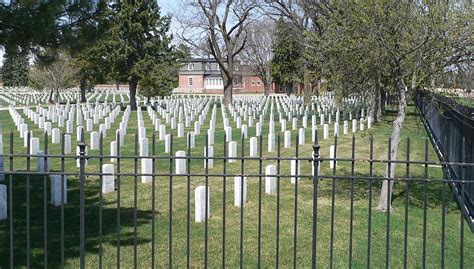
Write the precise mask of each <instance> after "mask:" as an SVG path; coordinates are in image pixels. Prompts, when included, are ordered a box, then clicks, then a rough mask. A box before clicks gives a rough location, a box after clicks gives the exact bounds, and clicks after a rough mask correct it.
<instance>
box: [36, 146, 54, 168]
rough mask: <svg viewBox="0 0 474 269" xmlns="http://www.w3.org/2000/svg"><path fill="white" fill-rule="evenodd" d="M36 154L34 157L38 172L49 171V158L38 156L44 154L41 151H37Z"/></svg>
mask: <svg viewBox="0 0 474 269" xmlns="http://www.w3.org/2000/svg"><path fill="white" fill-rule="evenodd" d="M37 155H38V156H37V157H36V170H37V171H38V172H49V169H50V167H51V165H50V164H51V162H50V159H49V158H47V157H46V158H45V157H44V156H39V155H44V153H43V152H42V151H38V154H37ZM45 161H46V162H45Z"/></svg>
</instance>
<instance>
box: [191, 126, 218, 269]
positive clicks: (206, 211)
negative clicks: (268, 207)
mask: <svg viewBox="0 0 474 269" xmlns="http://www.w3.org/2000/svg"><path fill="white" fill-rule="evenodd" d="M213 156H214V155H213ZM189 160H190V161H191V159H189ZM189 166H191V163H190V165H189ZM205 171H206V177H205V180H206V191H205V192H206V195H205V196H206V199H205V206H204V207H205V210H204V212H205V213H204V268H206V269H207V252H208V229H209V227H208V226H209V221H208V219H207V218H208V217H209V216H208V215H209V213H208V210H209V204H208V202H207V201H208V199H209V190H208V188H209V136H208V135H207V133H206V169H205Z"/></svg>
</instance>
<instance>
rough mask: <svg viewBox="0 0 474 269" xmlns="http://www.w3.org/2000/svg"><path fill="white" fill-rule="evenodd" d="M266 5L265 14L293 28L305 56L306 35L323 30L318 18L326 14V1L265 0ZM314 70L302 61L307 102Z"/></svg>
mask: <svg viewBox="0 0 474 269" xmlns="http://www.w3.org/2000/svg"><path fill="white" fill-rule="evenodd" d="M265 2H266V4H267V8H266V14H267V15H268V16H270V17H272V18H275V19H278V18H284V19H285V20H286V21H288V22H289V24H290V25H291V26H292V28H293V31H294V32H293V33H294V38H296V39H298V40H301V42H303V46H302V48H303V51H302V54H303V55H306V54H307V53H308V52H307V50H308V48H310V45H311V44H308V43H307V40H308V38H307V36H306V35H307V34H308V33H313V32H317V33H320V34H321V33H322V31H323V29H322V26H321V24H320V23H319V18H320V17H322V16H325V15H326V14H327V12H328V5H327V2H328V1H327V0H323V1H320V0H265ZM312 69H314V68H313V67H312V63H311V62H310V61H309V60H308V59H306V58H305V59H304V66H303V84H304V100H305V102H306V103H307V102H309V101H310V100H311V95H312V94H313V88H314V86H315V85H311V84H315V81H312V79H311V71H312ZM313 71H314V70H313Z"/></svg>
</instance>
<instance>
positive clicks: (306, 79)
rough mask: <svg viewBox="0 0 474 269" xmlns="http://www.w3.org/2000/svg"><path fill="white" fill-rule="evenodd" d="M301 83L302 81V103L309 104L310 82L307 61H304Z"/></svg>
mask: <svg viewBox="0 0 474 269" xmlns="http://www.w3.org/2000/svg"><path fill="white" fill-rule="evenodd" d="M303 83H304V103H305V104H309V103H310V102H311V95H312V92H311V82H310V79H309V68H308V66H307V63H305V66H304V71H303Z"/></svg>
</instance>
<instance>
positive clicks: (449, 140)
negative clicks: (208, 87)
mask: <svg viewBox="0 0 474 269" xmlns="http://www.w3.org/2000/svg"><path fill="white" fill-rule="evenodd" d="M416 104H417V106H418V108H419V110H420V111H421V113H422V115H423V118H424V120H425V124H426V126H427V129H428V131H429V133H430V134H431V136H432V140H433V143H434V144H435V146H436V148H437V151H438V153H439V155H440V158H441V159H443V160H445V161H455V162H469V163H472V162H474V109H472V108H468V107H465V106H462V105H460V104H457V103H456V102H454V101H453V100H451V99H449V98H447V97H442V96H438V95H434V94H431V93H428V92H423V91H420V92H418V93H417V95H416ZM444 140H446V141H444ZM462 173H464V174H465V175H464V177H465V178H467V179H470V180H474V168H473V167H466V168H465V169H462V168H461V167H459V166H452V167H449V171H448V177H449V178H450V179H459V178H461V177H462ZM458 189H459V190H461V188H460V186H458ZM464 191H465V193H464V194H463V195H465V196H466V199H464V202H465V206H466V210H467V211H468V212H466V213H467V214H469V215H470V217H474V184H468V185H467V186H465V188H464Z"/></svg>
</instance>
